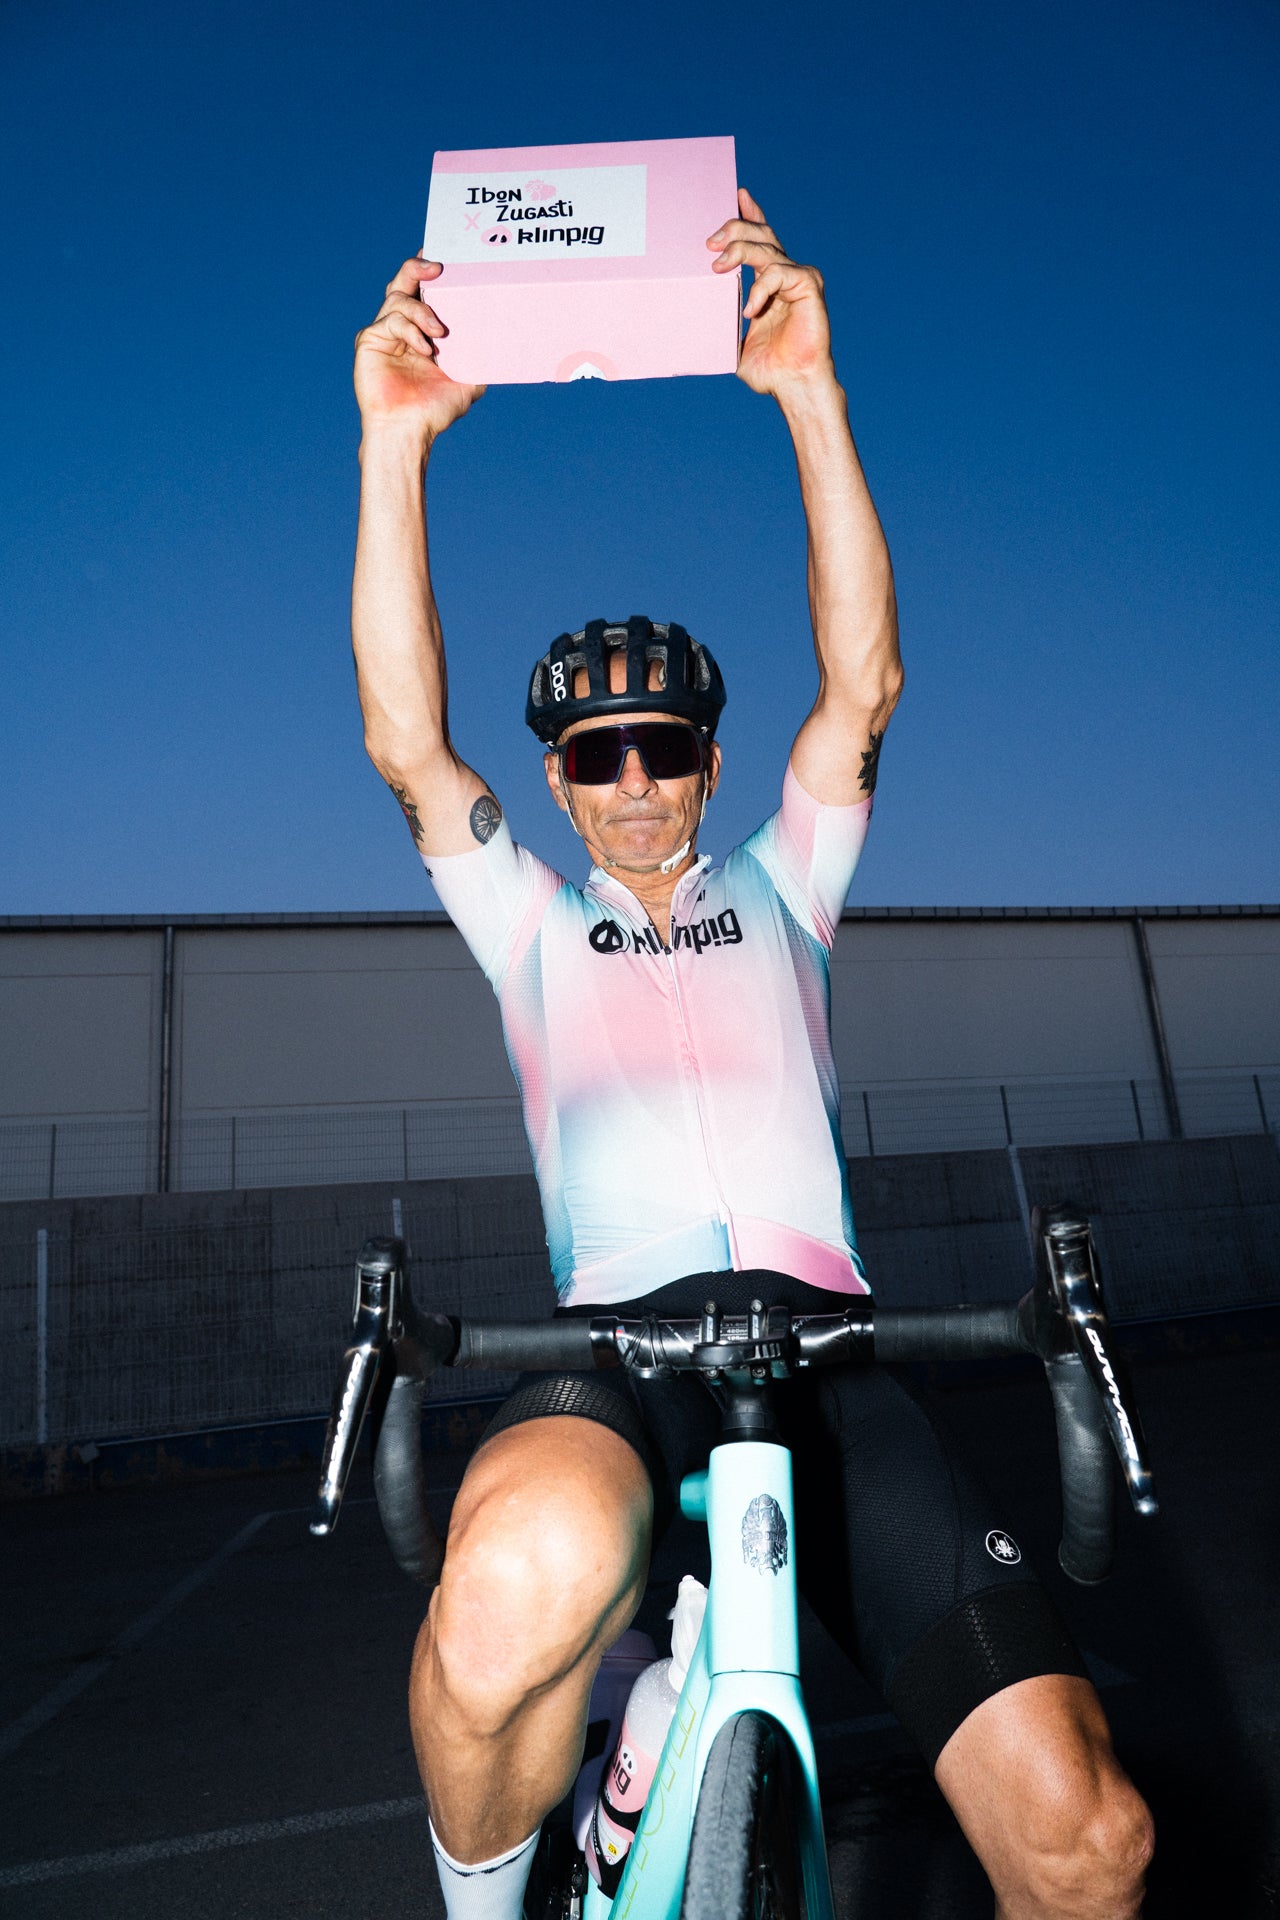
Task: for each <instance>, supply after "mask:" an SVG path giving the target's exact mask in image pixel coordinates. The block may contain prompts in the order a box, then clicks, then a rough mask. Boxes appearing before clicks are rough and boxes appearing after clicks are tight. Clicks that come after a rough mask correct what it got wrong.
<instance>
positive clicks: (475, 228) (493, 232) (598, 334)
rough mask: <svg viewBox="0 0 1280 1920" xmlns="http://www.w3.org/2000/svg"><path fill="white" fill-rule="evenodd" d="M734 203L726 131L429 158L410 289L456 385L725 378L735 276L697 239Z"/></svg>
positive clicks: (731, 354)
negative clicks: (438, 324)
mask: <svg viewBox="0 0 1280 1920" xmlns="http://www.w3.org/2000/svg"><path fill="white" fill-rule="evenodd" d="M736 211H737V180H736V168H735V162H734V149H733V141H732V139H731V138H717V139H703V140H629V141H620V142H616V143H613V144H605V145H590V146H585V145H584V146H575V147H506V148H503V147H497V148H483V149H479V150H476V151H473V152H464V153H437V155H436V156H435V163H434V165H433V167H432V172H431V194H430V200H429V203H428V207H427V226H426V236H425V240H424V245H423V251H424V253H425V254H426V256H427V257H428V259H432V260H440V261H442V262H443V264H444V272H443V273H442V274H441V275H440V277H439V278H438V279H437V280H434V281H432V282H431V283H430V285H429V286H428V287H427V288H426V289H424V296H425V298H426V299H427V300H428V301H429V302H430V304H431V305H432V306H433V307H434V308H435V309H436V311H437V313H439V315H440V317H441V319H442V320H443V321H444V322H445V324H446V326H447V327H448V328H449V330H450V331H449V337H448V338H447V339H446V340H445V341H443V342H442V343H441V347H440V364H441V366H442V367H443V368H444V370H445V372H446V373H449V374H451V375H452V376H453V377H454V378H455V379H459V380H467V381H475V382H486V381H498V382H500V381H531V380H572V379H585V378H603V379H654V378H661V377H664V376H668V375H672V374H682V373H732V372H733V371H734V369H735V367H736V365H737V357H738V338H739V331H740V327H739V312H740V303H741V276H740V275H739V274H737V273H726V274H717V273H715V272H713V270H712V262H713V260H714V258H715V256H714V254H713V253H711V252H710V251H709V250H708V248H707V245H706V239H707V235H708V234H709V233H712V232H713V231H714V230H715V228H716V227H718V226H720V225H721V223H722V222H723V221H725V220H728V219H731V218H732V217H733V216H734V214H735V213H736Z"/></svg>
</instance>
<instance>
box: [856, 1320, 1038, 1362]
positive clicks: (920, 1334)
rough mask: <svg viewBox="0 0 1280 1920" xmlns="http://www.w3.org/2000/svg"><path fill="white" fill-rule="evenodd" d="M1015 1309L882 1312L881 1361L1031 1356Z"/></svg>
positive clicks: (877, 1349) (879, 1322)
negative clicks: (1010, 1355)
mask: <svg viewBox="0 0 1280 1920" xmlns="http://www.w3.org/2000/svg"><path fill="white" fill-rule="evenodd" d="M1026 1352H1027V1345H1026V1342H1025V1340H1024V1339H1023V1335H1022V1327H1021V1322H1020V1320H1019V1317H1018V1308H1017V1307H1016V1306H998V1307H948V1308H946V1309H944V1310H942V1311H939V1310H938V1309H937V1308H936V1307H934V1308H929V1307H916V1308H911V1307H906V1308H902V1309H900V1310H895V1309H893V1308H892V1307H879V1306H878V1307H877V1308H876V1310H875V1357H876V1359H877V1360H888V1361H893V1360H990V1359H994V1358H995V1357H996V1356H997V1355H1000V1354H1007V1353H1026Z"/></svg>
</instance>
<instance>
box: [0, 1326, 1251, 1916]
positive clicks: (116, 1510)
mask: <svg viewBox="0 0 1280 1920" xmlns="http://www.w3.org/2000/svg"><path fill="white" fill-rule="evenodd" d="M1137 1384H1138V1390H1139V1397H1140V1401H1141V1405H1142V1409H1143V1412H1144V1415H1145V1418H1146V1424H1147V1428H1148V1434H1149V1438H1150V1441H1151V1447H1152V1453H1153V1457H1154V1460H1155V1465H1156V1470H1157V1474H1158V1479H1159V1488H1160V1494H1161V1500H1162V1512H1161V1515H1160V1518H1159V1519H1158V1520H1157V1521H1154V1522H1151V1523H1145V1524H1141V1525H1140V1524H1139V1523H1137V1522H1135V1521H1133V1520H1132V1518H1131V1517H1128V1518H1127V1519H1126V1524H1125V1525H1124V1526H1123V1529H1122V1537H1121V1551H1120V1556H1119V1561H1118V1566H1117V1570H1116V1573H1115V1574H1114V1576H1113V1577H1112V1579H1111V1580H1110V1581H1109V1582H1108V1583H1107V1585H1105V1586H1104V1587H1101V1588H1098V1589H1095V1590H1091V1591H1081V1590H1078V1589H1072V1588H1071V1587H1069V1586H1068V1584H1067V1583H1066V1582H1065V1581H1063V1580H1061V1578H1060V1577H1059V1576H1058V1575H1057V1574H1056V1569H1054V1566H1053V1553H1054V1544H1055V1534H1054V1524H1055V1519H1056V1505H1057V1494H1056V1487H1055V1483H1054V1474H1055V1468H1054V1463H1053V1440H1052V1422H1051V1417H1050V1414H1049V1409H1048V1404H1047V1397H1046V1396H1045V1394H1044V1392H1043V1389H1042V1388H1039V1387H1037V1386H1034V1385H1033V1384H1031V1383H1026V1384H1024V1383H1021V1382H1019V1383H1016V1384H1013V1385H1009V1384H1002V1385H995V1386H986V1387H981V1388H979V1387H966V1388H964V1389H962V1390H957V1391H952V1392H948V1393H945V1394H943V1395H942V1396H941V1401H942V1405H943V1408H944V1414H945V1417H946V1418H948V1419H949V1420H950V1421H951V1422H952V1424H953V1425H954V1426H955V1427H956V1428H957V1430H958V1431H959V1432H960V1434H961V1437H962V1439H963V1442H964V1444H965V1445H966V1446H967V1447H968V1449H969V1451H970V1452H971V1454H972V1456H973V1457H974V1458H975V1460H976V1462H977V1464H978V1465H979V1466H980V1468H981V1470H982V1471H983V1472H984V1473H985V1474H986V1476H987V1478H988V1479H989V1480H990V1481H991V1482H992V1483H993V1485H994V1487H995V1488H996V1489H997V1490H998V1491H999V1492H1001V1493H1002V1494H1003V1495H1004V1497H1005V1500H1006V1502H1007V1505H1008V1510H1009V1512H1010V1513H1011V1514H1012V1515H1014V1516H1016V1523H1017V1527H1018V1537H1019V1539H1020V1540H1021V1541H1022V1543H1023V1545H1024V1548H1025V1549H1027V1550H1029V1552H1030V1553H1031V1555H1032V1557H1033V1558H1034V1559H1035V1560H1036V1561H1037V1563H1038V1564H1039V1565H1040V1566H1041V1567H1042V1569H1046V1570H1047V1571H1048V1577H1049V1578H1050V1580H1051V1584H1053V1586H1054V1590H1055V1592H1056V1593H1057V1595H1058V1598H1059V1600H1060V1602H1061V1604H1062V1605H1063V1607H1064V1609H1065V1611H1066V1612H1067V1614H1068V1617H1069V1618H1070V1620H1071V1622H1072V1624H1073V1626H1074V1628H1075V1631H1076V1634H1077V1638H1078V1639H1079V1641H1080V1643H1081V1645H1082V1646H1083V1647H1084V1649H1085V1650H1086V1652H1087V1654H1088V1657H1089V1658H1090V1660H1091V1663H1092V1665H1093V1668H1094V1672H1095V1678H1096V1679H1097V1681H1098V1683H1099V1686H1100V1688H1101V1691H1102V1697H1103V1700H1104V1702H1105V1704H1106V1706H1107V1709H1108V1712H1109V1714H1110V1717H1111V1721H1112V1725H1113V1728H1114V1731H1115V1736H1116V1743H1117V1746H1118V1749H1119V1751H1120V1753H1121V1755H1122V1757H1123V1759H1124V1761H1125V1763H1126V1765H1127V1766H1128V1767H1129V1769H1130V1771H1131V1773H1132V1774H1133V1776H1134V1778H1135V1779H1136V1780H1137V1782H1138V1784H1139V1785H1140V1787H1141V1788H1142V1790H1143V1791H1144V1792H1145V1793H1146V1795H1147V1797H1148V1799H1149V1800H1150V1802H1151V1804H1152V1807H1153V1809H1154V1811H1155V1815H1156V1821H1157V1835H1158V1842H1157V1858H1156V1865H1155V1869H1154V1871H1153V1877H1152V1891H1151V1897H1150V1901H1149V1904H1148V1913H1149V1915H1151V1916H1153V1917H1154V1920H1165V1917H1166V1916H1183V1915H1186V1916H1188V1917H1189V1916H1191V1915H1195V1916H1197V1920H1201V1917H1202V1916H1206V1915H1213V1916H1216V1915H1230V1916H1233V1920H1235V1917H1237V1916H1238V1917H1240V1920H1252V1917H1253V1916H1259V1917H1260V1920H1261V1916H1266V1915H1273V1914H1276V1913H1278V1912H1280V1899H1278V1898H1277V1892H1276V1888H1277V1884H1278V1882H1280V1739H1278V1735H1277V1730H1278V1729H1280V1635H1278V1634H1277V1631H1276V1626H1277V1618H1278V1617H1280V1610H1278V1609H1277V1605H1276V1594H1277V1590H1278V1587H1280V1582H1278V1580H1277V1575H1278V1574H1280V1544H1278V1542H1280V1530H1278V1525H1277V1523H1278V1520H1280V1476H1277V1471H1276V1461H1277V1458H1278V1457H1280V1355H1277V1353H1276V1352H1275V1351H1273V1350H1272V1351H1265V1352H1255V1353H1243V1352H1242V1353H1233V1354H1229V1353H1219V1354H1214V1355H1210V1356H1207V1357H1206V1356H1198V1357H1195V1358H1187V1359H1180V1360H1164V1361H1160V1362H1154V1363H1150V1364H1147V1365H1145V1366H1143V1367H1141V1368H1140V1369H1139V1370H1138V1373H1137ZM460 1465H461V1463H460V1461H459V1460H457V1459H456V1458H452V1457H448V1456H438V1457H436V1458H435V1459H433V1461H432V1483H433V1484H434V1485H435V1486H437V1487H438V1488H439V1492H438V1493H437V1494H436V1496H435V1502H436V1505H437V1508H438V1515H437V1517H438V1519H439V1520H440V1521H441V1522H443V1521H444V1519H445V1517H446V1515H447V1510H448V1505H449V1499H450V1497H451V1491H452V1488H453V1486H454V1485H455V1484H456V1481H457V1478H458V1474H459V1471H460ZM358 1475H359V1477H358V1479H357V1482H356V1484H355V1485H353V1488H352V1493H351V1497H350V1498H349V1500H348V1504H347V1507H346V1509H345V1510H344V1513H343V1518H342V1523H341V1526H340V1527H339V1529H338V1532H337V1534H336V1535H335V1536H334V1537H333V1538H332V1539H331V1540H329V1541H324V1542H321V1541H316V1540H313V1539H312V1538H311V1537H310V1535H309V1534H308V1532H307V1524H306V1523H307V1516H308V1512H309V1508H310V1501H311V1496H312V1493H313V1491H314V1487H313V1479H312V1476H310V1475H301V1474H297V1473H288V1474H262V1475H256V1476H245V1477H242V1478H238V1479H234V1480H224V1481H218V1482H214V1483H206V1484H196V1485H187V1486H169V1487H138V1488H127V1489H120V1490H117V1491H114V1492H110V1493H98V1494H85V1495H76V1496H69V1497H64V1498H61V1499H53V1500H43V1501H30V1502H27V1503H23V1504H20V1505H14V1506H10V1507H8V1508H6V1509H4V1510H3V1512H0V1539H2V1541H3V1558H2V1560H0V1604H2V1605H3V1622H2V1625H3V1645H4V1648H5V1655H6V1657H5V1660H4V1664H3V1673H2V1674H0V1828H2V1835H0V1915H5V1916H9V1915H13V1916H21V1917H22V1920H55V1916H56V1917H57V1920H66V1917H67V1916H73V1915H74V1916H77V1917H79V1916H83V1915H92V1916H93V1917H94V1920H288V1917H291V1916H298V1920H338V1917H339V1916H342V1917H343V1920H354V1917H356V1916H359V1920H382V1917H383V1916H386V1920H392V1916H394V1920H419V1917H421V1920H440V1916H441V1914H442V1911H443V1909H442V1906H441V1902H440V1897H439V1893H438V1891H437V1888H436V1885H435V1878H434V1872H433V1868H432V1864H431V1859H430V1852H429V1846H428V1841H427V1834H426V1822H425V1817H424V1815H423V1812H422V1808H421V1803H420V1796H419V1793H418V1787H417V1777H416V1773H415V1770H414V1764H413V1755H412V1749H411V1746H410V1741H409V1732H408V1726H407V1723H406V1718H405V1709H404V1680H405V1673H406V1670H407V1666H408V1659H409V1652H410V1648H411V1646H412V1643H413V1637H414V1634H415V1632H416V1630H417V1625H418V1620H419V1616H420V1611H421V1600H420V1597H419V1595H418V1594H417V1593H416V1592H415V1590H414V1589H413V1588H412V1587H411V1586H410V1585H409V1583H408V1582H407V1581H406V1580H405V1579H404V1578H403V1576H402V1575H401V1574H400V1573H399V1572H398V1571H397V1569H396V1568H395V1566H394V1565H393V1564H392V1562H391V1559H390V1556H389V1554H388V1552H387V1549H386V1547H385V1545H384V1543H383V1540H382V1537H381V1533H380V1529H379V1526H378V1521H377V1517H376V1512H375V1509H374V1507H373V1505H372V1502H371V1500H370V1498H369V1495H370V1491H371V1490H370V1486H369V1480H368V1472H367V1467H365V1466H362V1467H361V1468H359V1469H358ZM681 1552H682V1546H681V1542H680V1540H679V1539H678V1538H676V1539H673V1540H672V1541H671V1542H669V1543H668V1547H667V1548H666V1549H665V1550H664V1555H663V1560H662V1565H661V1567H660V1569H659V1571H660V1572H665V1573H666V1574H668V1575H670V1574H672V1573H673V1572H676V1571H679V1563H680V1555H681ZM651 1611H653V1609H652V1608H651ZM803 1658H804V1666H805V1679H806V1686H807V1688H808V1692H809V1697H810V1701H811V1708H812V1713H813V1719H814V1723H815V1731H816V1734H817V1738H818V1746H819V1756H820V1761H821V1763H822V1767H823V1774H824V1785H825V1792H826V1797H827V1817H828V1833H829V1840H830V1845H831V1857H832V1867H833V1877H834V1880H835V1884H836V1889H837V1903H838V1908H839V1912H840V1915H841V1920H845V1917H846V1916H849V1917H851V1916H853V1915H855V1914H856V1915H857V1916H858V1917H859V1920H889V1917H890V1916H899V1915H901V1916H906V1915H914V1916H920V1920H935V1917H936V1920H943V1916H946V1917H947V1920H969V1917H970V1916H973V1917H974V1920H977V1917H978V1916H984V1917H985V1916H989V1915H990V1912H991V1896H990V1893H989V1890H988V1889H987V1887H986V1883H985V1881H984V1879H983V1877H982V1875H981V1872H980V1870H979V1869H978V1867H977V1864H976V1862H975V1861H974V1859H973V1857H972V1855H971V1854H970V1852H969V1850H968V1848H967V1846H966V1845H965V1843H964V1840H963V1838H962V1836H961V1835H960V1834H959V1832H958V1830H957V1829H956V1827H955V1824H954V1822H953V1821H952V1820H951V1818H950V1815H949V1813H948V1812H947V1809H946V1807H945V1805H944V1804H943V1802H942V1800H941V1798H940V1796H939V1795H938V1793H937V1791H936V1789H935V1788H934V1787H933V1784H932V1782H931V1780H930V1778H929V1776H928V1773H927V1771H926V1769H925V1768H924V1766H923V1765H922V1763H921V1762H920V1761H919V1760H918V1759H916V1757H915V1756H914V1755H913V1753H912V1751H911V1749H910V1748H909V1746H908V1745H907V1743H906V1742H905V1740H904V1739H903V1737H902V1735H901V1733H900V1732H899V1731H898V1729H897V1728H896V1726H895V1725H894V1723H893V1722H892V1720H891V1718H890V1716H888V1715H887V1713H886V1711H885V1708H884V1706H883V1703H882V1702H881V1701H880V1700H878V1699H877V1697H876V1696H875V1695H874V1694H873V1693H871V1691H870V1690H869V1689H868V1688H867V1687H866V1686H865V1684H864V1683H863V1682H862V1681H861V1680H860V1678H859V1677H858V1675H857V1674H856V1673H855V1672H854V1670H853V1669H852V1668H851V1667H850V1666H849V1665H848V1663H847V1662H846V1661H845V1660H844V1659H843V1658H842V1656H841V1655H839V1654H838V1653H837V1652H836V1650H835V1648H834V1647H832V1646H831V1644H830V1642H829V1641H827V1639H826V1637H825V1636H824V1635H823V1634H822V1632H821V1629H820V1628H818V1627H817V1625H816V1623H814V1622H812V1621H811V1620H810V1621H808V1622H807V1623H806V1627H805V1632H804V1654H803Z"/></svg>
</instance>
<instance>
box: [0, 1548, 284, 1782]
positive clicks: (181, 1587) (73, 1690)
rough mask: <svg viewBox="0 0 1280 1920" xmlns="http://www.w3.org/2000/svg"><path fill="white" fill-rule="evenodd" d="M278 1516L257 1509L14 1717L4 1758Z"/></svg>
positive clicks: (1, 1737) (0, 1755)
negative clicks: (102, 1648)
mask: <svg viewBox="0 0 1280 1920" xmlns="http://www.w3.org/2000/svg"><path fill="white" fill-rule="evenodd" d="M274 1518H275V1515H274V1514H272V1513H255V1515H254V1516H253V1519H252V1520H250V1521H249V1522H248V1523H247V1524H246V1525H245V1526H243V1527H241V1529H240V1531H239V1533H234V1534H232V1536H231V1538H230V1540H227V1541H225V1542H224V1543H223V1545H222V1546H220V1547H219V1548H218V1551H217V1552H216V1553H215V1554H212V1555H211V1556H210V1558H209V1559H208V1560H206V1561H205V1562H204V1565H203V1566H199V1567H197V1568H196V1570H195V1572H194V1573H189V1574H187V1575H186V1577H185V1578H184V1579H182V1580H179V1581H178V1582H177V1584H176V1586H172V1587H170V1589H169V1591H168V1593H166V1594H163V1595H162V1596H161V1598H160V1599H159V1600H157V1601H156V1604H155V1605H154V1607H151V1608H149V1609H148V1610H147V1612H146V1613H144V1614H141V1615H139V1617H138V1619H136V1620H134V1621H132V1622H131V1624H130V1625H129V1626H127V1627H126V1628H125V1629H124V1631H123V1632H122V1633H118V1634H117V1635H116V1637H115V1639H114V1640H113V1641H112V1642H111V1645H110V1646H109V1647H108V1648H107V1651H106V1653H105V1654H104V1656H103V1657H102V1659H100V1660H89V1661H86V1662H85V1664H84V1665H83V1666H81V1667H77V1668H76V1671H75V1672H74V1673H70V1674H68V1675H67V1677H66V1679H65V1680H63V1681H62V1682H61V1683H60V1684H59V1685H58V1686H56V1687H54V1688H53V1689H52V1690H51V1691H50V1692H49V1693H46V1694H45V1696H44V1698H43V1699H42V1700H37V1701H36V1703H35V1705H34V1706H33V1707H28V1708H27V1711H26V1712H25V1713H22V1714H19V1716H18V1718H17V1719H16V1720H11V1721H10V1722H9V1725H8V1726H7V1727H6V1728H5V1729H4V1732H3V1733H0V1760H7V1759H8V1758H9V1756H10V1755H11V1754H13V1753H16V1752H17V1750H18V1748H19V1747H20V1746H21V1745H22V1743H23V1741H24V1740H25V1739H26V1738H27V1735H28V1734H31V1733H36V1732H38V1731H39V1729H40V1728H41V1727H47V1726H48V1724H49V1722H50V1721H51V1720H55V1719H56V1718H57V1716H58V1715H59V1714H60V1713H61V1712H62V1709H63V1708H64V1707H66V1706H70V1704H71V1702H72V1701H73V1700H76V1699H78V1698H79V1697H80V1695H81V1694H82V1693H83V1692H84V1691H85V1690H86V1688H88V1687H91V1686H92V1685H93V1683H94V1681H95V1680H99V1679H101V1677H102V1675H103V1674H104V1673H108V1672H109V1671H110V1670H111V1668H112V1667H113V1666H114V1664H115V1662H116V1661H117V1660H118V1659H119V1658H120V1655H121V1654H122V1653H131V1652H132V1651H133V1649H134V1648H135V1647H136V1646H137V1645H138V1644H139V1642H140V1641H142V1640H143V1639H145V1638H146V1636H147V1634H149V1633H150V1632H151V1630H152V1628H153V1627H158V1626H159V1625H160V1622H161V1621H162V1620H167V1619H168V1617H169V1615H170V1614H171V1613H172V1612H173V1611H174V1609H175V1608H176V1607H180V1606H181V1605H182V1603H183V1601H184V1600H186V1599H188V1598H189V1597H190V1595H191V1594H193V1593H194V1592H195V1591H196V1589H197V1587H202V1586H203V1585H204V1584H205V1582H206V1580H211V1579H212V1578H213V1576H214V1574H215V1573H217V1572H218V1571H219V1570H220V1569H221V1568H222V1567H223V1566H225V1564H226V1562H227V1561H228V1560H230V1558H231V1556H232V1555H233V1554H236V1553H239V1551H240V1549H241V1547H243V1546H246V1545H247V1544H248V1542H249V1541H250V1540H252V1538H253V1536H254V1534H255V1533H257V1531H258V1529H259V1527H263V1526H265V1525H266V1523H267V1521H268V1520H272V1519H274Z"/></svg>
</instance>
